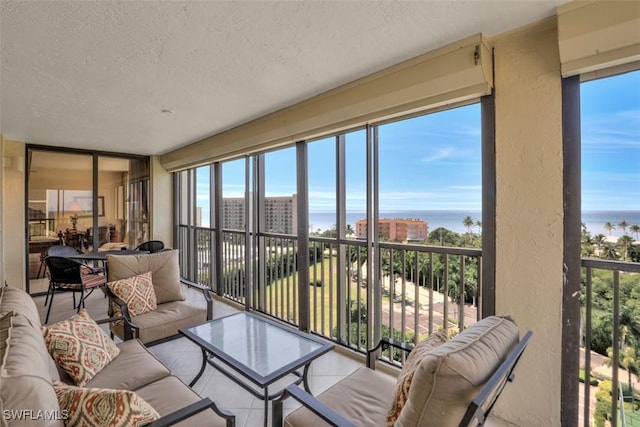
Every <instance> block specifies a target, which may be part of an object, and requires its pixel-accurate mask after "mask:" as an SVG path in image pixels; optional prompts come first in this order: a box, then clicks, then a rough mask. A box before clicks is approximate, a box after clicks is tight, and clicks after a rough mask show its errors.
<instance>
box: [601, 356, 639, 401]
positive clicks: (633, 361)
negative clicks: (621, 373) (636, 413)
mask: <svg viewBox="0 0 640 427" xmlns="http://www.w3.org/2000/svg"><path fill="white" fill-rule="evenodd" d="M607 356H609V359H608V360H606V361H605V362H604V363H605V364H607V365H609V366H611V365H613V363H612V360H613V347H609V348H608V349H607ZM618 366H620V367H621V368H622V369H624V370H626V371H627V375H628V381H629V391H630V393H631V399H632V400H631V407H632V408H633V394H634V393H633V385H632V383H631V374H634V375H640V359H638V358H637V357H636V349H635V348H633V347H631V346H626V348H622V349H620V352H619V353H618Z"/></svg>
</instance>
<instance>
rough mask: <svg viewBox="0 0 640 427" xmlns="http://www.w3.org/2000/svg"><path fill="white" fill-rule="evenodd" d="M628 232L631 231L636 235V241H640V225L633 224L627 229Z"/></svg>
mask: <svg viewBox="0 0 640 427" xmlns="http://www.w3.org/2000/svg"><path fill="white" fill-rule="evenodd" d="M629 231H631V232H632V233H636V240H640V225H638V224H633V225H632V226H630V227H629Z"/></svg>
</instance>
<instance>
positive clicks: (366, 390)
mask: <svg viewBox="0 0 640 427" xmlns="http://www.w3.org/2000/svg"><path fill="white" fill-rule="evenodd" d="M442 337H443V334H440V335H439V334H434V335H432V336H431V337H429V338H427V340H425V341H424V342H423V343H419V344H418V346H416V348H415V349H414V350H413V351H412V353H414V354H410V356H409V358H408V359H407V361H406V362H405V366H404V367H403V370H402V371H401V372H400V375H399V376H398V379H397V381H394V380H393V378H392V377H390V376H389V375H383V374H380V373H378V372H377V371H375V370H373V369H369V368H364V367H363V368H359V369H358V370H356V371H355V372H354V373H352V374H351V375H349V376H348V377H346V378H344V379H342V380H341V381H339V382H338V383H337V384H335V385H334V386H333V387H331V388H329V389H328V390H327V391H325V392H324V393H322V394H320V395H319V396H318V397H317V398H315V397H313V396H311V395H310V394H308V393H306V392H305V391H304V390H302V389H300V388H299V387H297V386H295V385H294V386H289V387H287V388H286V389H285V392H284V394H283V396H282V397H280V398H279V399H277V400H275V401H274V405H273V420H272V421H273V422H272V425H273V426H281V425H286V426H288V427H305V426H309V427H310V426H314V427H315V426H319V425H332V426H341V427H347V426H349V427H352V426H356V425H358V426H374V425H376V426H383V425H393V426H394V427H428V426H434V427H435V426H438V427H440V426H476V425H482V424H483V423H484V420H485V418H486V417H487V415H488V414H489V412H490V411H491V408H492V407H493V404H494V403H495V401H496V399H497V398H498V396H499V394H500V392H501V391H502V389H503V388H504V386H505V384H506V382H507V381H511V380H512V379H513V375H512V371H513V368H514V367H515V365H516V363H517V361H518V359H519V357H520V355H521V354H522V352H523V351H524V348H525V346H526V345H527V343H528V341H529V339H530V337H531V332H528V333H527V334H526V335H525V336H524V337H523V339H522V340H520V342H519V333H518V327H517V326H516V325H515V323H514V322H513V321H512V320H511V319H509V318H506V317H499V316H490V317H487V318H485V319H482V320H481V321H479V322H477V323H475V324H474V325H472V326H470V327H469V328H467V329H465V330H464V331H463V332H462V333H460V334H459V335H457V336H456V337H454V338H453V339H451V340H450V341H447V342H445V341H446V337H444V338H442ZM387 342H389V341H387ZM391 343H392V342H391ZM392 345H393V343H392ZM374 350H375V349H374ZM414 356H415V357H414ZM287 397H293V398H294V399H296V400H298V401H299V402H301V403H302V405H303V406H302V407H301V408H299V409H297V410H295V411H294V412H292V413H291V414H290V415H289V416H288V417H286V419H284V424H283V418H282V414H283V412H282V404H283V400H284V399H285V398H287Z"/></svg>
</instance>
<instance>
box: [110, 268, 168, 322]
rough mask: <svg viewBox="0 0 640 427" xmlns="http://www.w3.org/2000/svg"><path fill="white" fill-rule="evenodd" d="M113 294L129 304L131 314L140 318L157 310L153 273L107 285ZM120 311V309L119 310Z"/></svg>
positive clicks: (148, 272)
mask: <svg viewBox="0 0 640 427" xmlns="http://www.w3.org/2000/svg"><path fill="white" fill-rule="evenodd" d="M107 286H108V287H109V289H111V292H113V293H114V295H115V296H117V297H118V298H120V299H121V300H122V301H124V302H125V303H126V304H127V308H128V309H129V314H130V315H131V316H138V315H140V314H144V313H148V312H149V311H152V310H155V309H156V308H157V306H158V305H157V303H156V292H155V291H154V290H153V284H152V282H151V272H150V271H147V272H146V273H143V274H138V275H137V276H132V277H128V278H126V279H120V280H115V281H113V282H109V283H107ZM118 310H119V309H118Z"/></svg>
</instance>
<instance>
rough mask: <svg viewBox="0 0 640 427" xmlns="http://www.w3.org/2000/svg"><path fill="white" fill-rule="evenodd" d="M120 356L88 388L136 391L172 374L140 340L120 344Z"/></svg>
mask: <svg viewBox="0 0 640 427" xmlns="http://www.w3.org/2000/svg"><path fill="white" fill-rule="evenodd" d="M118 348H119V349H120V354H118V357H116V358H115V359H113V360H112V361H111V362H110V363H109V364H108V365H107V366H105V367H104V368H102V370H101V371H100V372H98V373H97V374H96V375H95V376H94V377H93V379H92V380H91V381H89V382H88V383H87V387H94V388H117V389H122V390H135V389H137V388H140V387H142V386H145V385H147V384H149V383H151V382H153V381H157V380H159V379H161V378H164V377H166V376H168V375H170V374H171V372H170V371H169V369H167V367H166V366H165V365H164V364H162V362H160V361H159V360H158V359H157V358H156V357H155V356H154V355H153V354H152V353H151V352H149V350H148V349H147V348H146V347H145V346H144V345H142V343H141V342H140V341H138V340H129V341H125V342H123V343H120V344H118Z"/></svg>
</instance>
